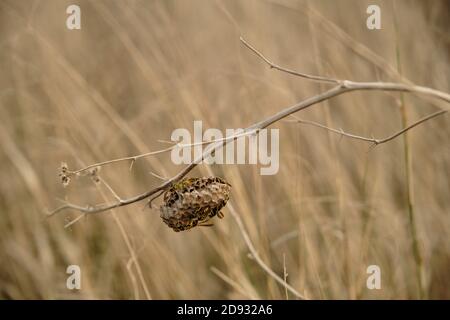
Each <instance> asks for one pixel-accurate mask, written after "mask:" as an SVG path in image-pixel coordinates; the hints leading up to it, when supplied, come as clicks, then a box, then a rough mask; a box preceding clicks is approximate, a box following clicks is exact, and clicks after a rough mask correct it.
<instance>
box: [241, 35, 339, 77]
mask: <svg viewBox="0 0 450 320" xmlns="http://www.w3.org/2000/svg"><path fill="white" fill-rule="evenodd" d="M240 40H241V42H242V43H243V44H244V45H245V46H246V47H247V48H249V49H250V50H251V51H253V53H254V54H256V55H257V56H258V57H260V58H261V59H263V60H264V61H265V62H266V63H267V64H268V65H269V67H270V68H271V69H277V70H280V71H283V72H286V73H290V74H292V75H294V76H298V77H302V78H306V79H308V80H313V81H319V82H326V83H334V84H339V83H340V80H336V79H332V78H326V77H321V76H313V75H310V74H306V73H301V72H297V71H294V70H291V69H288V68H284V67H282V66H279V65H277V64H275V63H273V62H272V61H270V60H269V59H267V58H266V57H265V56H264V55H263V54H262V53H261V52H259V51H258V50H256V49H255V48H253V47H252V45H250V44H249V43H248V42H247V41H245V39H244V38H242V37H240Z"/></svg>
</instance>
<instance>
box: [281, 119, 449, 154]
mask: <svg viewBox="0 0 450 320" xmlns="http://www.w3.org/2000/svg"><path fill="white" fill-rule="evenodd" d="M446 112H447V110H439V111H437V112H434V113H432V114H430V115H428V116H426V117H423V118H421V119H419V120H417V121H416V122H414V123H413V124H411V125H409V126H407V127H406V128H403V129H402V130H399V131H397V132H395V133H394V134H392V135H390V136H388V137H386V138H384V139H375V138H373V137H372V138H367V137H363V136H359V135H356V134H351V133H348V132H345V131H344V130H342V129H333V128H330V127H327V126H325V125H323V124H320V123H318V122H314V121H309V120H303V119H300V118H298V117H296V116H291V117H293V118H295V120H285V122H296V123H301V124H308V125H312V126H315V127H318V128H322V129H325V130H328V131H331V132H334V133H337V134H339V135H341V136H345V137H348V138H352V139H357V140H362V141H367V142H372V143H373V144H374V145H375V146H377V145H379V144H382V143H386V142H388V141H391V140H393V139H395V138H397V137H398V136H400V135H401V134H403V133H405V132H406V131H408V130H411V129H412V128H414V127H416V126H418V125H419V124H421V123H423V122H425V121H427V120H430V119H432V118H435V117H437V116H439V115H441V114H444V113H446Z"/></svg>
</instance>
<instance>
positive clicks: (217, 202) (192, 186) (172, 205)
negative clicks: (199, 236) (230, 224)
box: [160, 177, 231, 232]
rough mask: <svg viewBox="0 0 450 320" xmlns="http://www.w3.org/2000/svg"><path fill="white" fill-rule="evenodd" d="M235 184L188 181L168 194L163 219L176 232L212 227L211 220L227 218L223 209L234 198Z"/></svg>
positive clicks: (171, 189) (199, 180) (163, 205)
mask: <svg viewBox="0 0 450 320" xmlns="http://www.w3.org/2000/svg"><path fill="white" fill-rule="evenodd" d="M230 191H231V185H230V184H229V183H228V182H226V181H225V180H223V179H222V178H219V177H208V178H185V179H183V180H181V181H180V182H178V183H175V184H173V185H172V187H171V188H170V189H169V190H167V191H166V192H165V193H164V203H163V204H162V205H161V207H160V212H161V218H162V219H163V221H164V222H165V223H166V224H167V225H168V226H169V227H170V228H172V229H173V230H174V231H176V232H179V231H184V230H188V229H191V228H193V227H195V226H211V225H212V224H211V223H208V221H209V219H211V218H213V217H214V216H216V215H217V216H218V217H219V218H223V214H222V212H220V210H221V209H222V208H223V207H224V206H225V205H226V204H227V201H228V199H230Z"/></svg>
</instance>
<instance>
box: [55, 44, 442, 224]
mask: <svg viewBox="0 0 450 320" xmlns="http://www.w3.org/2000/svg"><path fill="white" fill-rule="evenodd" d="M241 41H242V42H243V43H244V45H246V47H248V48H249V49H251V50H252V51H253V52H254V53H256V54H257V55H258V57H260V58H261V59H263V60H264V61H265V62H266V63H268V64H269V65H271V66H273V68H275V67H274V66H277V65H275V64H274V63H272V62H271V61H270V60H268V59H267V58H266V57H264V56H263V55H262V54H261V53H259V51H257V50H256V49H255V48H253V47H251V46H250V45H249V44H248V42H246V41H245V40H244V39H243V38H241ZM277 69H278V70H280V71H283V72H287V73H290V74H293V75H296V76H299V77H303V78H307V79H310V80H318V81H327V82H330V83H338V84H337V85H336V86H334V87H332V88H331V89H329V90H327V91H325V92H322V93H319V94H317V95H315V96H312V97H310V98H307V99H305V100H303V101H300V102H298V103H296V104H294V105H292V106H290V107H287V108H285V109H283V110H281V111H280V112H278V113H276V114H274V115H272V116H270V117H268V118H266V119H264V120H262V121H260V122H257V123H255V124H253V125H251V126H249V127H247V128H246V129H244V130H243V132H242V133H241V135H250V134H256V133H258V132H259V130H261V129H264V128H267V127H269V126H270V125H272V124H274V123H275V122H277V121H279V120H282V119H284V118H286V117H287V116H289V115H291V114H294V113H296V112H299V111H301V110H304V109H306V108H308V107H310V106H313V105H315V104H318V103H320V102H322V101H325V100H328V99H331V98H333V97H336V96H339V95H341V94H344V93H348V92H351V91H362V90H379V91H398V92H411V93H416V94H420V95H425V96H429V97H434V98H437V99H440V100H443V101H445V102H447V103H449V104H450V95H449V94H448V93H445V92H442V91H438V90H435V89H431V88H428V87H422V86H416V85H405V84H401V83H392V82H355V81H349V80H335V79H328V78H323V77H315V76H309V75H305V74H300V73H292V72H289V71H290V70H287V69H285V68H282V67H279V66H277ZM324 79H326V80H324ZM447 108H448V109H446V111H447V110H449V109H450V107H448V106H447ZM427 120H428V119H427ZM422 122H423V121H422ZM417 124H419V123H417ZM400 134H401V133H400ZM394 138H395V137H394ZM236 139H237V137H236V136H234V137H226V138H224V139H222V140H223V141H217V142H213V143H210V142H202V144H206V143H209V145H208V147H207V148H206V150H205V151H204V152H203V154H202V155H201V156H199V157H197V158H196V159H194V161H193V162H192V163H190V164H189V165H187V166H186V167H184V168H183V169H182V170H181V171H180V172H179V173H178V174H176V175H175V176H173V177H172V178H170V179H168V180H167V181H165V182H164V183H162V184H161V185H159V186H158V187H155V188H153V189H151V190H149V191H146V192H144V193H142V194H139V195H137V196H134V197H131V198H128V199H124V200H120V201H117V202H115V203H110V204H104V205H96V206H79V205H75V204H70V203H68V204H65V205H64V206H61V207H59V208H57V209H55V210H54V211H52V212H50V213H48V215H50V216H51V215H54V214H56V213H58V212H61V211H63V210H66V209H73V210H77V211H80V212H84V213H98V212H103V211H107V210H110V209H114V208H118V207H122V206H126V205H129V204H132V203H135V202H138V201H141V200H143V199H146V198H148V197H150V196H152V195H154V194H156V193H157V192H160V191H162V190H166V189H167V188H169V187H170V186H171V185H172V184H173V183H175V182H178V181H180V180H181V179H182V178H183V177H185V176H186V175H187V174H188V173H189V172H190V171H191V170H192V169H194V168H195V167H196V166H197V165H198V164H199V163H201V162H202V160H203V159H204V158H205V157H207V156H209V155H211V153H212V152H214V151H215V150H217V149H219V148H222V147H223V146H224V145H226V144H228V143H230V142H231V141H234V140H236ZM392 139H393V138H392ZM173 147H175V146H171V147H170V148H173ZM170 148H168V149H170ZM144 155H148V154H144ZM136 157H140V156H135V157H128V158H122V159H116V160H112V162H118V161H124V159H126V160H133V159H134V158H136ZM107 163H111V161H105V162H103V163H100V164H101V165H104V164H107ZM96 166H99V164H94V165H92V166H89V167H90V168H92V167H96ZM85 169H86V168H84V170H85Z"/></svg>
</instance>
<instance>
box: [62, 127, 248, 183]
mask: <svg viewBox="0 0 450 320" xmlns="http://www.w3.org/2000/svg"><path fill="white" fill-rule="evenodd" d="M253 133H254V132H251V131H248V132H243V133H238V134H235V135H232V136H227V137H225V138H221V139H215V140H211V141H201V142H194V143H189V144H181V143H176V142H174V141H172V142H171V144H172V145H171V146H170V147H168V148H165V149H161V150H157V151H151V152H146V153H143V154H139V155H135V156H130V157H123V158H117V159H112V160H107V161H102V162H98V163H94V164H91V165H88V166H86V167H83V168H81V169H77V170H74V171H70V170H68V171H67V175H68V176H73V175H77V174H80V173H82V172H84V171H87V170H89V169H93V168H99V167H103V166H106V165H109V164H113V163H118V162H124V161H130V162H131V163H130V170H131V168H132V167H133V165H134V163H135V162H136V161H137V160H139V159H140V158H145V157H149V156H154V155H157V154H161V153H166V152H170V151H172V150H174V149H176V148H191V147H196V146H200V145H205V144H211V143H215V142H223V141H228V140H233V139H236V138H240V137H243V136H247V135H251V134H253ZM159 141H160V142H165V143H170V142H169V141H163V140H159ZM151 174H153V173H151ZM153 175H154V174H153ZM155 176H156V177H158V178H160V177H159V176H157V175H155Z"/></svg>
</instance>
